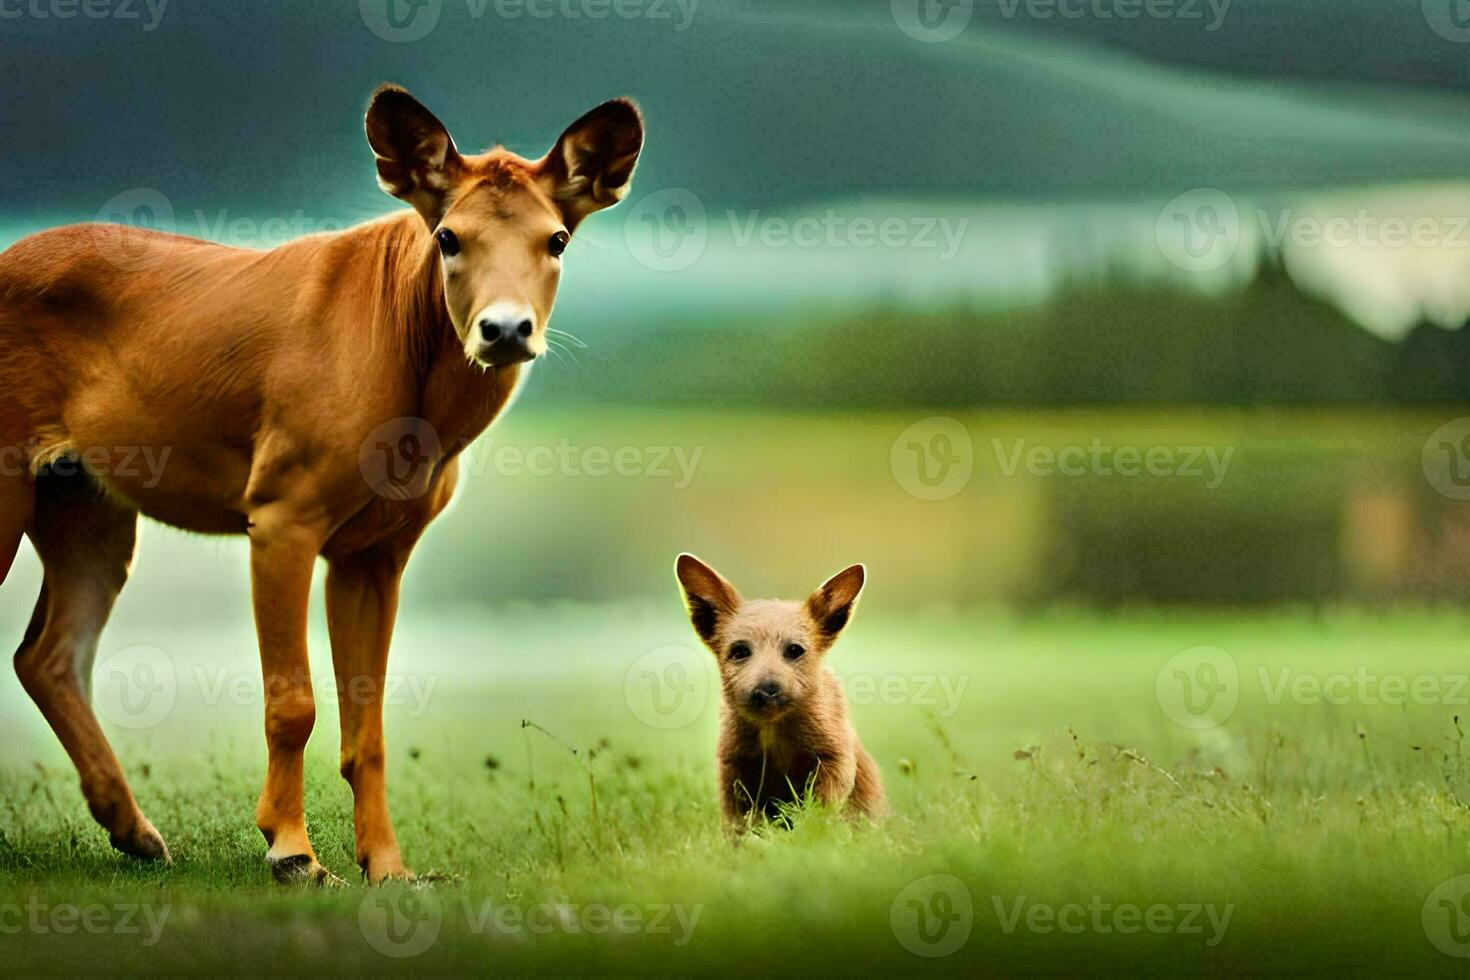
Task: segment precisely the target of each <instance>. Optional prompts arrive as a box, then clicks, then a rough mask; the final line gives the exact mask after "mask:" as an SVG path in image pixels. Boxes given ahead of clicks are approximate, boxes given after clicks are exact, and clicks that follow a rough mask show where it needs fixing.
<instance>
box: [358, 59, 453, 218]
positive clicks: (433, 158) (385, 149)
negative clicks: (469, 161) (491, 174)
mask: <svg viewBox="0 0 1470 980" xmlns="http://www.w3.org/2000/svg"><path fill="white" fill-rule="evenodd" d="M367 140H368V145H369V146H371V147H372V148H373V153H374V155H376V156H377V158H378V184H379V185H380V186H381V187H382V188H383V190H385V191H387V192H388V193H389V194H392V195H393V196H394V197H396V198H398V199H399V200H401V201H407V202H408V203H409V204H412V205H413V208H414V210H415V211H417V212H418V213H419V214H420V215H421V216H422V217H423V219H424V221H426V222H428V224H429V227H430V228H434V227H436V226H437V225H438V224H439V221H440V220H441V219H442V218H443V217H444V211H445V207H446V199H447V198H448V196H449V191H450V188H452V187H453V186H454V184H455V182H456V181H457V180H458V179H459V178H460V176H461V175H462V174H463V172H464V160H463V158H461V157H460V155H459V151H458V150H456V149H455V148H454V140H452V139H450V138H449V130H447V129H445V128H444V124H443V123H441V122H440V121H439V120H438V119H437V118H436V117H435V116H434V114H433V113H432V112H430V111H429V110H428V109H425V108H424V107H423V105H422V104H420V102H419V101H418V100H417V99H415V98H414V97H413V96H411V95H409V94H408V91H407V90H406V89H403V88H400V87H399V86H397V85H382V86H380V87H379V88H378V90H377V91H376V92H374V93H373V99H372V102H370V103H369V104H368V110H367Z"/></svg>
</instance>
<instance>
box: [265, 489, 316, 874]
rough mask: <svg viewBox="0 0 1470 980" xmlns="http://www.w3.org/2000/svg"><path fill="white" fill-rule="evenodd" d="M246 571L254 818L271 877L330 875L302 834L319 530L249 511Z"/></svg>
mask: <svg viewBox="0 0 1470 980" xmlns="http://www.w3.org/2000/svg"><path fill="white" fill-rule="evenodd" d="M251 520H252V527H251V529H250V576H251V589H252V592H253V598H254V604H255V629H256V633H257V635H258V637H259V639H260V665H261V674H262V679H263V681H264V684H265V740H266V751H267V756H268V766H267V770H266V776H265V788H264V789H263V790H262V791H261V794H260V802H259V804H258V805H257V806H256V809H255V825H256V826H257V827H259V828H260V832H261V833H262V834H263V835H264V836H265V842H266V845H267V847H268V848H269V850H268V851H267V852H266V861H268V862H269V863H270V866H271V872H272V873H273V874H274V875H275V877H276V880H277V881H281V882H307V883H312V884H324V883H327V882H329V881H334V880H335V879H334V877H333V875H332V874H331V872H329V871H327V870H326V869H325V868H323V867H322V866H321V864H319V863H318V862H317V859H316V854H315V852H313V851H312V849H311V842H310V841H309V840H308V839H307V836H306V813H305V807H304V803H303V796H304V794H305V791H306V783H305V779H306V774H305V760H304V753H305V749H306V741H307V739H308V738H309V737H310V736H311V729H312V726H313V725H314V724H315V723H316V703H315V700H314V699H313V697H312V691H311V669H310V667H309V665H308V663H307V658H306V611H307V601H308V599H309V598H310V593H311V575H312V569H313V565H314V563H315V561H316V557H317V554H318V552H319V551H320V550H321V545H322V541H323V540H324V537H325V536H324V534H322V533H321V532H320V531H319V530H318V529H315V528H313V527H312V526H311V525H309V524H307V523H304V522H299V521H297V520H294V519H292V518H291V517H290V516H289V515H284V514H280V513H257V514H253V515H252V516H251Z"/></svg>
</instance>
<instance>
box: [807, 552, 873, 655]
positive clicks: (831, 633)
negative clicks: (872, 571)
mask: <svg viewBox="0 0 1470 980" xmlns="http://www.w3.org/2000/svg"><path fill="white" fill-rule="evenodd" d="M867 577H868V573H867V570H866V569H864V568H863V566H861V565H853V566H852V567H851V568H844V569H843V570H842V571H840V572H838V573H837V574H836V575H834V576H832V577H831V578H829V579H828V580H827V581H826V582H824V583H822V587H821V588H820V589H818V590H817V591H815V592H813V593H812V594H811V596H810V597H809V598H808V599H807V600H806V608H807V612H809V613H810V614H811V617H812V621H813V622H815V623H816V624H817V629H819V630H821V631H822V633H823V634H824V635H825V636H826V637H827V638H828V639H833V638H835V637H836V636H837V634H838V633H841V632H842V628H843V627H844V626H846V625H847V621H848V620H849V619H851V618H852V610H853V607H855V606H856V605H857V600H858V596H859V595H861V594H862V591H863V583H864V582H865V581H867Z"/></svg>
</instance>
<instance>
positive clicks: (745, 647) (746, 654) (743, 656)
mask: <svg viewBox="0 0 1470 980" xmlns="http://www.w3.org/2000/svg"><path fill="white" fill-rule="evenodd" d="M749 658H750V644H749V643H746V642H744V641H741V642H740V643H736V644H735V645H734V646H732V647H730V659H731V660H748V659H749Z"/></svg>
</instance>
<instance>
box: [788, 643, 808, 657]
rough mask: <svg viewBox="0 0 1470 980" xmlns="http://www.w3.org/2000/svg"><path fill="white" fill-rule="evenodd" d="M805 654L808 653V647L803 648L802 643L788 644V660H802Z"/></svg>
mask: <svg viewBox="0 0 1470 980" xmlns="http://www.w3.org/2000/svg"><path fill="white" fill-rule="evenodd" d="M803 653H806V647H804V646H802V645H801V644H800V643H788V644H786V659H787V660H800V659H801V655H802V654H803Z"/></svg>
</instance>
